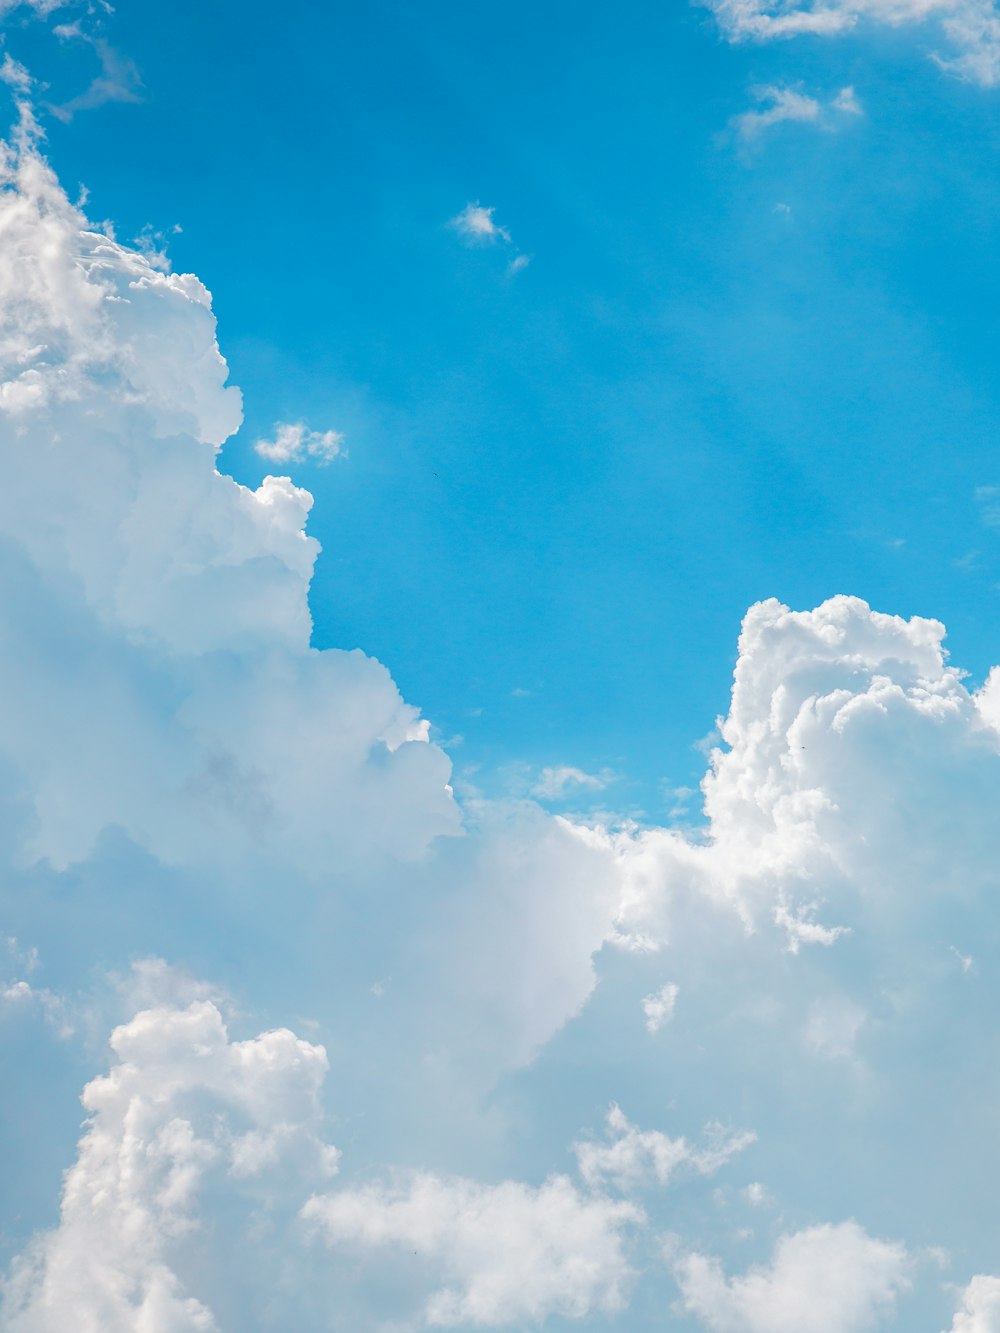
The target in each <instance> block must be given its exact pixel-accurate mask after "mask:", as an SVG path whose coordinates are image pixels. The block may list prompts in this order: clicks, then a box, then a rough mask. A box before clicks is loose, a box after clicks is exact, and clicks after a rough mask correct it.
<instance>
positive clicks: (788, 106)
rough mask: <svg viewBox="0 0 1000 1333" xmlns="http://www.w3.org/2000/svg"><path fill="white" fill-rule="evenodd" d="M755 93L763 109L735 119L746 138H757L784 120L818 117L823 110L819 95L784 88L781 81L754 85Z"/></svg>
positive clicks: (741, 135)
mask: <svg viewBox="0 0 1000 1333" xmlns="http://www.w3.org/2000/svg"><path fill="white" fill-rule="evenodd" d="M753 96H754V98H755V99H756V101H757V102H759V103H760V109H759V110H758V111H744V112H743V114H742V115H740V116H737V117H736V119H735V120H734V122H733V124H734V126H735V129H736V133H737V134H738V135H739V136H740V138H741V139H744V140H751V139H757V138H759V137H760V135H762V134H763V133H764V131H765V130H769V129H771V128H772V127H773V126H774V125H780V124H781V123H782V121H786V120H793V121H815V120H818V119H819V115H820V112H821V110H822V107H821V105H820V103H819V102H818V101H817V100H816V98H815V97H807V96H806V95H805V94H804V93H799V92H796V91H795V90H794V89H793V88H781V87H779V86H778V85H777V84H768V85H767V86H766V87H763V88H754V89H753Z"/></svg>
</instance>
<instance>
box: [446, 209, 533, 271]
mask: <svg viewBox="0 0 1000 1333" xmlns="http://www.w3.org/2000/svg"><path fill="white" fill-rule="evenodd" d="M495 212H496V209H495V208H487V207H486V205H485V204H481V203H480V202H479V201H478V199H477V200H476V202H475V203H472V204H466V205H465V207H464V208H463V209H462V211H461V213H457V214H456V215H455V217H453V218H452V219H451V221H450V222H449V223H448V225H449V227H451V228H452V230H453V231H455V232H457V233H458V235H459V236H460V237H461V239H462V240H463V241H464V242H465V244H466V245H471V246H489V245H502V246H504V247H506V248H507V249H508V251H512V252H513V253H512V255H511V259H510V260H509V262H508V264H507V273H508V275H509V276H510V277H514V276H515V275H516V274H518V273H521V272H522V271H523V270H524V269H526V268H527V267H528V265H529V264H530V263H531V255H525V254H521V252H520V251H519V250H518V248H517V246H516V245H515V244H514V240H513V237H512V236H511V234H510V232H509V231H508V230H507V228H506V227H502V226H501V225H500V223H499V222H497V221H496V220H495V219H494V217H493V214H494V213H495Z"/></svg>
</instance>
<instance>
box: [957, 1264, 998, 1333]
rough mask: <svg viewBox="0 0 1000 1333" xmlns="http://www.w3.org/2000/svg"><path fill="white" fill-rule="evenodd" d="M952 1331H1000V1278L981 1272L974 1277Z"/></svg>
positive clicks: (964, 1292)
mask: <svg viewBox="0 0 1000 1333" xmlns="http://www.w3.org/2000/svg"><path fill="white" fill-rule="evenodd" d="M950 1333H1000V1278H997V1277H988V1276H986V1275H985V1274H982V1273H980V1274H978V1275H977V1276H976V1277H974V1278H973V1279H972V1281H971V1282H970V1283H969V1285H968V1286H967V1287H966V1288H965V1290H964V1291H963V1292H962V1308H961V1309H960V1310H956V1312H955V1318H954V1319H953V1320H952V1324H951V1330H950Z"/></svg>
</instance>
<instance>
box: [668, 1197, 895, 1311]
mask: <svg viewBox="0 0 1000 1333" xmlns="http://www.w3.org/2000/svg"><path fill="white" fill-rule="evenodd" d="M909 1267H910V1263H909V1258H908V1256H907V1252H906V1250H905V1248H904V1247H903V1246H902V1245H900V1244H897V1243H895V1242H887V1241H882V1240H875V1239H873V1238H872V1237H871V1236H869V1235H868V1234H867V1233H866V1232H865V1231H864V1230H863V1229H862V1228H861V1227H860V1226H858V1224H857V1223H856V1222H842V1223H841V1224H840V1225H839V1226H819V1227H809V1228H807V1229H806V1230H805V1231H799V1232H796V1233H795V1234H794V1235H790V1236H782V1237H781V1239H780V1240H779V1241H778V1243H777V1245H776V1246H775V1251H774V1258H773V1259H772V1261H771V1264H770V1265H769V1266H768V1267H766V1268H752V1269H750V1270H749V1271H748V1272H747V1273H745V1274H743V1275H742V1276H741V1277H734V1278H727V1277H726V1276H725V1274H724V1272H723V1270H722V1266H721V1265H720V1264H719V1262H718V1260H716V1259H710V1258H706V1257H705V1256H704V1255H701V1254H688V1255H685V1256H683V1257H682V1258H681V1259H679V1260H678V1261H677V1262H676V1264H675V1269H674V1271H675V1276H676V1278H677V1282H678V1285H679V1286H680V1289H681V1296H682V1301H683V1306H684V1309H685V1310H686V1311H687V1312H688V1313H689V1314H692V1315H694V1316H696V1317H697V1318H698V1319H699V1320H700V1321H701V1323H702V1324H703V1325H704V1326H705V1328H707V1329H711V1330H712V1331H713V1333H864V1331H865V1330H867V1329H872V1328H874V1327H875V1326H876V1324H877V1323H878V1322H879V1321H880V1319H881V1318H882V1317H883V1316H885V1315H888V1314H890V1313H891V1312H892V1309H893V1305H894V1303H895V1299H896V1296H897V1294H898V1293H899V1292H900V1291H903V1290H905V1289H906V1287H907V1286H908V1285H909V1281H910V1279H909Z"/></svg>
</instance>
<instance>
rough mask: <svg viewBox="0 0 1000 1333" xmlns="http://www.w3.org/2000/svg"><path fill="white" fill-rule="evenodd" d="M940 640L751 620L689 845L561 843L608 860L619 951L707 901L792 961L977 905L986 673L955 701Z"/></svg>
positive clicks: (805, 616) (613, 838)
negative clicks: (867, 922)
mask: <svg viewBox="0 0 1000 1333" xmlns="http://www.w3.org/2000/svg"><path fill="white" fill-rule="evenodd" d="M943 633H944V630H943V626H941V625H940V624H939V623H938V622H936V621H931V620H925V619H921V618H919V617H914V618H913V619H912V620H909V621H906V620H903V619H901V618H899V617H894V616H886V615H882V614H879V613H877V612H873V611H871V610H870V608H869V607H868V606H867V605H866V604H865V603H864V602H862V601H860V600H859V599H856V598H849V597H835V598H832V599H830V601H828V602H825V603H824V604H823V605H822V606H820V607H818V608H816V610H815V611H807V612H792V611H789V610H788V609H787V608H786V607H783V606H781V605H780V604H779V603H778V602H775V601H769V602H762V603H760V604H758V605H757V606H755V607H753V608H751V610H750V611H749V612H748V613H747V617H746V619H745V621H744V626H743V631H742V634H741V636H740V655H739V660H738V662H737V665H736V671H735V678H734V685H733V694H732V701H731V706H730V710H729V715H728V717H727V718H726V719H725V721H724V722H723V724H722V741H723V745H722V746H720V747H718V748H717V749H715V750H714V751H713V752H712V755H711V768H710V771H709V773H708V774H707V776H706V778H705V780H704V783H703V792H704V797H705V811H706V815H707V816H708V820H709V837H708V838H707V839H706V841H705V842H704V844H701V843H697V842H692V841H689V840H687V839H686V838H685V837H683V836H682V835H681V834H679V833H676V832H674V831H671V830H664V829H648V830H631V831H630V830H624V831H622V832H620V833H615V834H609V833H604V832H601V831H600V830H594V829H582V828H580V829H577V835H578V836H579V837H581V838H582V839H584V840H586V841H588V842H590V843H593V844H599V845H603V846H606V847H607V848H608V849H609V850H610V851H611V852H612V853H613V854H614V855H615V856H616V858H617V860H618V863H619V867H620V872H621V876H622V890H621V898H622V908H621V917H620V921H621V930H622V936H623V942H627V941H629V940H631V941H632V942H633V943H643V944H644V945H646V946H649V945H650V944H654V945H655V944H658V943H659V944H662V943H663V942H665V941H666V940H668V939H669V937H670V932H671V921H672V919H675V918H677V914H678V913H679V912H680V911H681V910H682V907H683V904H685V903H690V902H696V901H702V902H705V903H708V902H713V901H714V902H716V903H718V904H719V905H720V907H721V906H722V905H723V904H729V905H730V906H731V907H732V908H733V909H734V910H735V911H736V912H737V913H738V914H739V915H740V916H741V918H742V919H743V921H744V923H745V924H746V926H747V927H748V928H753V929H760V928H761V927H762V926H763V925H765V924H766V923H768V922H770V923H774V924H776V925H778V926H779V928H780V929H781V930H782V932H783V933H784V934H785V935H786V937H787V938H788V941H789V945H790V947H792V948H795V947H800V946H802V945H817V944H818V945H827V946H830V945H833V944H835V943H836V942H837V940H838V938H839V937H840V936H841V935H842V934H843V933H844V930H845V929H846V927H845V922H844V916H845V915H846V914H847V913H848V912H849V913H850V914H851V917H852V924H853V923H856V922H857V920H859V919H864V918H865V917H866V916H871V918H872V919H873V923H874V922H884V920H885V917H886V913H895V914H896V915H898V914H899V913H901V912H904V911H906V910H907V905H908V904H912V902H913V898H914V894H916V893H920V894H924V895H928V896H931V897H934V896H945V897H946V896H948V895H949V894H954V893H957V892H959V891H960V892H962V893H963V894H966V893H975V892H977V891H986V889H987V887H988V884H989V882H990V881H989V870H988V867H989V866H990V865H992V864H993V863H994V859H995V857H996V856H997V855H998V854H1000V836H998V833H997V831H996V829H995V827H994V825H993V823H992V821H990V820H984V819H983V818H982V817H981V813H980V812H981V800H982V793H983V792H985V791H996V790H1000V727H998V725H997V723H1000V702H998V701H1000V673H995V674H994V675H991V677H990V678H989V680H988V682H987V684H986V686H985V687H984V688H983V689H982V690H981V691H980V692H979V693H977V694H971V693H970V692H969V691H968V690H967V689H966V688H965V686H964V684H963V680H962V675H961V673H960V672H959V671H957V670H956V669H955V668H952V667H950V666H948V665H947V663H946V660H945V655H944V652H943V649H942V646H941V639H942V636H943ZM914 772H919V773H920V775H921V776H920V780H919V781H910V780H907V781H905V782H904V781H902V780H901V775H902V774H904V773H910V774H912V773H914ZM889 792H891V793H892V797H891V799H889V798H888V797H887V793H889ZM956 847H961V849H962V855H961V856H960V857H958V858H956V857H955V855H954V854H953V851H954V849H955V848H956ZM918 886H919V888H918ZM684 910H687V909H686V908H684ZM838 912H839V913H840V915H841V919H840V920H837V917H836V915H834V914H835V913H838ZM831 916H833V919H832V920H831V919H830V918H831ZM824 917H825V918H826V919H825V920H824V919H823V918H824Z"/></svg>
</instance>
